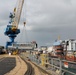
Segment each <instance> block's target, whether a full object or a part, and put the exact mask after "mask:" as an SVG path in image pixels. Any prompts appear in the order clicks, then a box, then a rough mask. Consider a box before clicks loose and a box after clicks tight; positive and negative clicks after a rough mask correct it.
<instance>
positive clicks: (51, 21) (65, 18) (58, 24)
mask: <svg viewBox="0 0 76 75" xmlns="http://www.w3.org/2000/svg"><path fill="white" fill-rule="evenodd" d="M16 4H17V0H0V45H5V43H6V41H8V40H9V38H8V37H7V36H5V35H4V30H5V28H6V26H7V24H8V22H9V14H10V12H12V11H13V8H14V7H15V6H16ZM23 21H26V32H25V33H26V34H27V35H26V34H25V35H26V37H28V40H29V41H32V40H35V41H36V42H37V43H38V45H39V46H41V45H48V46H50V45H52V44H53V42H54V41H55V40H56V39H57V38H58V36H60V39H61V40H66V39H76V33H75V32H76V0H25V3H24V6H23V11H22V15H21V21H20V25H19V27H20V29H21V30H22V29H23V24H22V22H23ZM20 36H21V35H20V34H19V36H18V37H17V38H19V37H20ZM17 38H16V39H17ZM26 40H27V39H26Z"/></svg>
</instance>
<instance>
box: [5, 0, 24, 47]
mask: <svg viewBox="0 0 76 75" xmlns="http://www.w3.org/2000/svg"><path fill="white" fill-rule="evenodd" d="M17 3H18V6H17V7H15V8H14V10H13V13H10V16H9V18H10V21H9V24H8V25H7V27H6V30H5V32H4V34H5V35H6V36H8V37H9V38H10V40H11V41H10V42H7V43H6V48H8V46H11V45H12V43H14V39H15V37H17V35H18V34H19V33H20V29H18V24H19V21H20V16H21V12H22V7H23V3H24V0H18V2H17ZM24 24H25V22H24Z"/></svg>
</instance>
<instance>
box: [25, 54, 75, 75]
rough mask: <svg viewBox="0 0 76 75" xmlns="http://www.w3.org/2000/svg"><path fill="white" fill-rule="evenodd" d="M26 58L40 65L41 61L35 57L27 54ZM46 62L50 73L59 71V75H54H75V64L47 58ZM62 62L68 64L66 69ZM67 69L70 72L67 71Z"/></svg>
mask: <svg viewBox="0 0 76 75" xmlns="http://www.w3.org/2000/svg"><path fill="white" fill-rule="evenodd" d="M24 56H25V55H24ZM28 57H29V59H30V60H31V61H33V62H35V63H36V64H37V65H39V64H41V59H40V58H37V57H36V55H32V54H29V55H28ZM48 62H49V63H47V62H46V64H47V65H48V66H50V67H51V68H50V69H49V70H50V71H54V72H56V70H58V71H59V73H58V74H56V75H76V62H72V61H67V60H62V59H60V58H52V57H48ZM64 62H67V63H68V67H65V66H64ZM46 64H45V65H46ZM74 65H75V66H74ZM69 68H70V69H71V70H72V71H71V70H69ZM73 68H74V69H73Z"/></svg>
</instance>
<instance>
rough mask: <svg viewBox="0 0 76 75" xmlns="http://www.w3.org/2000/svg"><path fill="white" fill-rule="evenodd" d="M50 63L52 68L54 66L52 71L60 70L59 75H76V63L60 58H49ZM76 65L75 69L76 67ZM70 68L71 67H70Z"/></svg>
mask: <svg viewBox="0 0 76 75" xmlns="http://www.w3.org/2000/svg"><path fill="white" fill-rule="evenodd" d="M49 59H50V60H49V62H50V64H48V65H50V66H52V70H53V69H54V70H57V69H58V70H59V71H60V72H59V75H76V72H73V71H75V70H76V62H72V61H67V60H62V59H60V58H51V57H50V58H49ZM64 62H67V63H68V65H67V68H65V67H64ZM46 64H47V63H46ZM74 65H75V67H74ZM69 66H70V67H69ZM70 68H71V69H73V68H74V69H73V71H71V70H69V69H70Z"/></svg>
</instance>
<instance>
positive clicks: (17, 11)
mask: <svg viewBox="0 0 76 75" xmlns="http://www.w3.org/2000/svg"><path fill="white" fill-rule="evenodd" d="M23 3H24V0H18V6H17V7H16V8H14V14H15V18H14V22H13V25H14V26H16V27H17V28H18V24H19V21H20V17H21V12H22V7H23Z"/></svg>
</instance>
